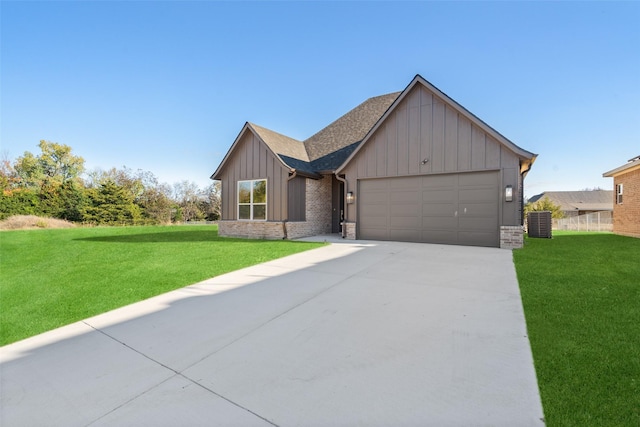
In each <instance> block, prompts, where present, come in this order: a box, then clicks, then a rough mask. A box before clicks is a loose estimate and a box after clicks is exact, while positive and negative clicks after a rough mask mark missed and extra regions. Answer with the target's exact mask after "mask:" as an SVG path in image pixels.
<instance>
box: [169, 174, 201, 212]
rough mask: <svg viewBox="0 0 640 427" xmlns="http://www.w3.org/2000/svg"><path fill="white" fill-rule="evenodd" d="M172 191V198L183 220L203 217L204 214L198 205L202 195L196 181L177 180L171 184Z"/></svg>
mask: <svg viewBox="0 0 640 427" xmlns="http://www.w3.org/2000/svg"><path fill="white" fill-rule="evenodd" d="M173 192H174V199H175V201H176V203H177V204H178V206H180V208H181V212H182V216H183V218H184V220H185V221H197V220H200V219H203V218H204V216H205V214H204V212H203V211H202V209H201V207H200V204H201V201H202V197H201V195H200V189H199V188H198V185H197V184H196V183H194V182H189V181H182V182H177V183H175V184H174V185H173Z"/></svg>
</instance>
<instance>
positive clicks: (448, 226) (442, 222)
mask: <svg viewBox="0 0 640 427" xmlns="http://www.w3.org/2000/svg"><path fill="white" fill-rule="evenodd" d="M422 228H424V229H425V230H456V229H457V228H458V220H457V218H456V217H453V216H440V217H437V216H430V217H422Z"/></svg>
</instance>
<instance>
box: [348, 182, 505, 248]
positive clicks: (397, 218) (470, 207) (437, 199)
mask: <svg viewBox="0 0 640 427" xmlns="http://www.w3.org/2000/svg"><path fill="white" fill-rule="evenodd" d="M498 176H499V175H498V173H497V172H478V173H476V172H472V173H461V174H442V175H428V176H414V177H403V178H388V179H370V180H362V181H360V182H359V194H360V202H361V203H359V205H358V212H359V218H358V235H359V237H360V238H363V239H378V240H399V241H412V242H413V241H419V242H427V243H446V244H463V245H480V246H498V243H499V227H498V215H499V192H498V191H499V188H498V187H499V186H498V181H499V180H498ZM465 209H466V211H465Z"/></svg>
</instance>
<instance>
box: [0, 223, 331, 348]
mask: <svg viewBox="0 0 640 427" xmlns="http://www.w3.org/2000/svg"><path fill="white" fill-rule="evenodd" d="M319 246H322V244H321V243H306V242H292V241H267V240H244V239H226V238H220V237H218V231H217V226H214V225H203V226H167V227H104V228H74V229H64V230H62V229H56V230H53V229H45V230H23V231H4V232H2V233H0V267H1V268H0V345H5V344H8V343H11V342H14V341H18V340H20V339H23V338H27V337H30V336H33V335H36V334H39V333H41V332H45V331H48V330H51V329H54V328H56V327H59V326H62V325H66V324H69V323H73V322H75V321H78V320H81V319H84V318H87V317H90V316H94V315H96V314H100V313H103V312H106V311H108V310H111V309H114V308H117V307H121V306H124V305H127V304H130V303H133V302H136V301H140V300H143V299H146V298H149V297H152V296H155V295H159V294H161V293H163V292H167V291H171V290H174V289H178V288H181V287H184V286H187V285H190V284H193V283H196V282H198V281H201V280H204V279H207V278H210V277H214V276H217V275H220V274H223V273H227V272H230V271H233V270H238V269H240V268H243V267H247V266H250V265H254V264H258V263H261V262H265V261H269V260H273V259H276V258H280V257H283V256H286V255H290V254H294V253H297V252H302V251H306V250H308V249H312V248H316V247H319Z"/></svg>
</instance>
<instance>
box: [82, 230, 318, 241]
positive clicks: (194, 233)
mask: <svg viewBox="0 0 640 427" xmlns="http://www.w3.org/2000/svg"><path fill="white" fill-rule="evenodd" d="M73 240H77V241H85V242H112V243H185V242H193V243H196V242H224V243H273V242H274V241H278V240H266V239H243V238H233V237H220V236H218V231H217V230H207V231H202V230H184V231H168V232H167V231H165V232H158V233H138V234H125V235H111V236H92V237H82V238H78V239H73ZM288 243H299V244H305V243H308V242H292V241H288Z"/></svg>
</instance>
